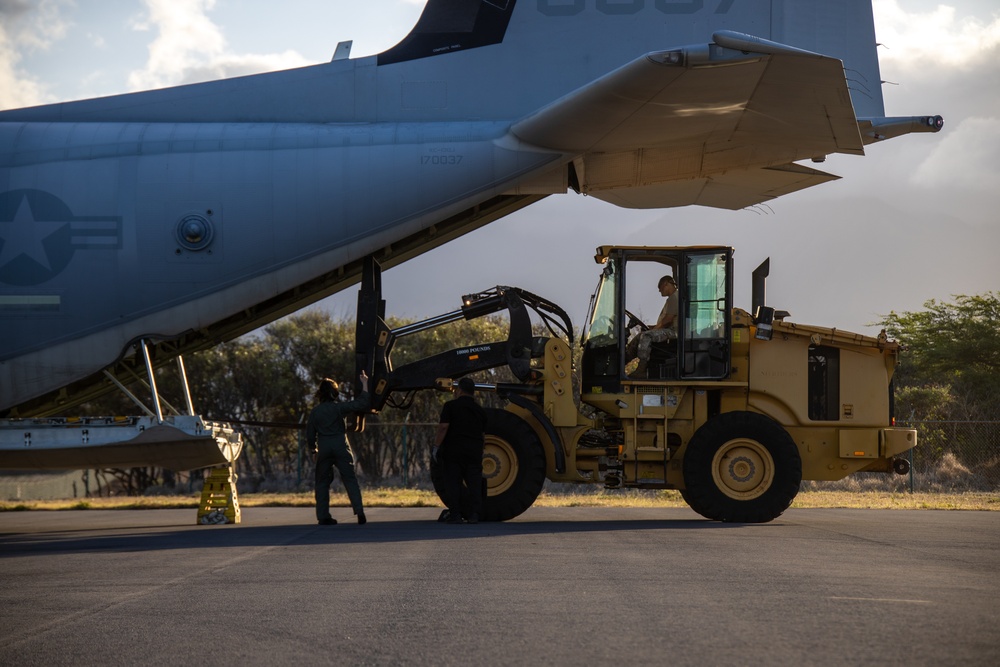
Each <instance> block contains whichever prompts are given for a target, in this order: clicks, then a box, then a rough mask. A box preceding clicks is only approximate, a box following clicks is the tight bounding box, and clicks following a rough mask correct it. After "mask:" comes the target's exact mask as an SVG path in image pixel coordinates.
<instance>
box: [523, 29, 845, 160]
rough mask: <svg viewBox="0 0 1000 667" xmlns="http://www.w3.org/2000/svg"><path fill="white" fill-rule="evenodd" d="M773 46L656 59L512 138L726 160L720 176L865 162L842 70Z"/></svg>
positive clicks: (641, 61) (573, 98) (688, 50)
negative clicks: (802, 164)
mask: <svg viewBox="0 0 1000 667" xmlns="http://www.w3.org/2000/svg"><path fill="white" fill-rule="evenodd" d="M744 37H745V39H747V40H748V39H750V37H749V36H744ZM734 40H735V38H733V37H732V35H730V36H729V42H730V43H732V42H733V41H734ZM723 41H726V40H725V39H723ZM759 41H760V42H764V40H759ZM741 43H742V42H741ZM771 44H773V43H770V42H766V43H765V46H762V47H761V48H766V49H767V50H769V51H771V53H745V52H742V51H734V50H732V49H726V48H724V47H721V46H719V45H718V44H709V45H705V46H692V47H685V48H681V49H676V50H671V51H661V52H656V53H649V54H647V55H645V56H643V57H640V58H637V59H636V60H633V61H632V62H630V63H629V64H627V65H625V66H623V67H621V68H619V69H617V70H615V71H613V72H611V73H609V74H607V75H606V76H604V77H601V78H600V79H598V80H596V81H594V82H593V83H591V84H588V85H586V86H584V87H582V88H579V89H577V90H576V91H574V92H572V93H570V94H569V95H566V96H564V97H563V98H561V99H559V100H557V101H556V102H554V103H552V104H551V105H549V106H547V107H545V108H543V109H541V110H539V111H538V112H536V113H534V114H532V115H530V116H528V117H526V118H525V119H523V120H521V121H519V122H518V123H516V124H515V125H514V127H513V132H514V134H515V135H516V136H518V137H519V138H520V139H522V140H524V141H526V142H529V143H532V144H536V145H538V146H542V147H545V148H549V149H555V150H560V151H565V152H571V153H593V152H616V151H629V150H638V149H644V148H671V149H673V150H676V149H681V150H684V149H690V148H695V147H699V148H700V149H701V150H703V152H704V153H705V154H706V155H708V154H712V153H719V152H726V153H728V159H726V160H724V161H723V162H721V163H719V162H716V163H715V164H714V165H713V169H714V170H716V171H719V170H724V169H730V168H734V167H743V168H746V167H749V166H763V165H766V164H769V163H770V164H781V163H785V162H791V161H794V160H798V159H804V158H811V157H817V156H821V155H827V154H829V153H834V152H839V153H852V154H863V152H864V145H863V143H862V141H861V136H860V133H859V131H858V126H857V122H856V119H855V115H854V107H853V106H852V104H851V96H850V92H849V91H848V88H847V80H846V78H845V76H844V70H843V64H842V63H841V62H840V61H839V60H836V59H834V58H827V57H824V56H818V55H815V54H810V53H808V52H805V51H800V50H797V49H793V48H791V47H785V49H784V50H782V49H778V48H776V46H780V45H774V46H768V45H771Z"/></svg>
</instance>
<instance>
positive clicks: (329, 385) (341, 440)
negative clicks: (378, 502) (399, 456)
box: [306, 371, 368, 526]
mask: <svg viewBox="0 0 1000 667" xmlns="http://www.w3.org/2000/svg"><path fill="white" fill-rule="evenodd" d="M359 379H360V380H361V393H360V394H359V395H358V397H357V398H355V399H354V400H353V401H345V402H343V403H338V402H337V396H339V395H340V391H339V387H338V386H337V383H336V382H334V381H333V380H330V379H328V378H326V379H324V380H323V381H322V382H320V383H319V390H318V391H317V392H316V398H317V399H319V405H317V406H316V407H315V408H313V410H312V412H311V413H309V421H308V423H307V424H306V443H307V445H308V447H309V451H310V453H311V454H312V456H313V457H314V460H315V461H316V520H317V521H319V523H320V525H325V526H330V525H333V524H335V523H337V520H336V519H334V518H333V517H332V516H330V484H332V483H333V468H334V466H336V468H337V470H339V471H340V479H341V481H343V482H344V488H345V489H346V490H347V497H348V498H350V499H351V507H353V508H354V513H355V514H356V515H357V517H358V523H360V524H365V523H367V522H368V519H366V518H365V507H364V505H363V504H362V502H361V487H360V486H359V485H358V476H357V474H356V473H355V472H354V452H353V451H351V445H350V444H349V443H348V442H347V431H346V429H345V427H344V417H345V416H346V415H347V414H348V413H351V412H359V411H361V410H364V409H365V408H367V407H368V375H367V374H366V373H365V372H364V371H361V375H360V378H359Z"/></svg>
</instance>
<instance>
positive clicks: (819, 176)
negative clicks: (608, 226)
mask: <svg viewBox="0 0 1000 667" xmlns="http://www.w3.org/2000/svg"><path fill="white" fill-rule="evenodd" d="M838 178H840V177H839V176H835V175H833V174H828V173H826V172H822V171H818V170H816V169H811V168H809V167H804V166H802V165H798V164H785V165H780V166H777V167H765V168H763V169H751V170H747V171H737V172H730V173H726V174H719V175H715V176H709V177H706V178H696V179H688V180H684V181H671V182H669V183H658V184H656V185H645V186H639V187H634V188H621V189H611V190H600V191H595V192H592V193H591V195H592V196H594V197H597V198H598V199H601V200H604V201H606V202H608V203H610V204H615V205H617V206H621V207H623V208H666V207H670V206H689V205H692V204H695V205H698V206H711V207H714V208H726V209H731V210H739V209H742V208H746V207H748V206H753V205H754V204H760V203H762V202H766V201H769V200H771V199H774V198H776V197H780V196H781V195H786V194H789V193H792V192H797V191H799V190H804V189H805V188H808V187H812V186H814V185H819V184H821V183H827V182H829V181H834V180H837V179H838Z"/></svg>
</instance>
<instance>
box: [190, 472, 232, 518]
mask: <svg viewBox="0 0 1000 667" xmlns="http://www.w3.org/2000/svg"><path fill="white" fill-rule="evenodd" d="M236 479H237V474H236V471H235V470H234V469H233V467H232V466H226V467H223V468H212V472H211V474H209V476H208V478H207V479H206V480H205V486H204V488H202V490H201V504H200V505H198V523H199V524H202V525H211V524H221V523H240V500H239V497H238V496H237V494H236Z"/></svg>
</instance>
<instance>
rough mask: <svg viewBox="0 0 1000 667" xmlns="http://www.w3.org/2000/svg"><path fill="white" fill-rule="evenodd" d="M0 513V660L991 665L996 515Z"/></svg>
mask: <svg viewBox="0 0 1000 667" xmlns="http://www.w3.org/2000/svg"><path fill="white" fill-rule="evenodd" d="M348 512H349V510H344V509H340V510H339V512H338V511H336V510H335V516H337V517H338V518H339V519H340V520H341V522H342V523H340V524H339V525H336V526H318V525H316V524H315V520H314V518H313V515H312V511H311V510H310V509H308V508H297V509H288V508H254V507H251V508H247V507H244V508H243V512H242V514H243V522H242V523H241V524H239V525H225V526H198V525H195V511H194V510H127V511H123V510H108V511H98V510H85V511H62V512H44V511H32V512H4V513H0V665H11V666H13V665H18V666H22V665H25V666H26V665H70V664H72V665H90V664H95V665H96V664H101V665H105V664H117V665H140V664H142V665H202V664H204V665H286V664H287V665H292V664H295V665H303V664H330V665H591V664H610V663H614V664H627V665H632V664H665V665H750V664H766V665H797V666H798V665H806V664H808V665H908V666H909V665H990V666H995V665H998V664H1000V581H998V575H1000V512H959V511H954V512H949V511H917V510H909V511H903V510H836V509H830V510H816V509H802V510H790V511H788V512H786V513H785V514H784V515H783V516H782V517H780V518H779V519H778V520H776V521H774V522H771V523H768V524H763V525H744V524H722V523H716V522H711V521H706V520H704V519H702V518H701V517H699V516H698V515H696V514H695V513H693V512H691V511H690V510H687V509H621V508H559V509H555V508H532V509H530V510H529V511H528V512H526V513H525V514H523V515H522V516H520V517H518V518H517V519H515V520H513V521H509V522H505V523H480V524H477V525H447V524H439V523H437V522H436V521H435V519H436V517H437V515H438V512H439V510H437V509H433V508H420V509H384V508H371V509H369V510H368V511H367V515H368V518H369V522H368V524H367V525H365V526H358V525H357V524H355V523H354V522H353V521H349V519H350V518H351V517H349V514H348Z"/></svg>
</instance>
